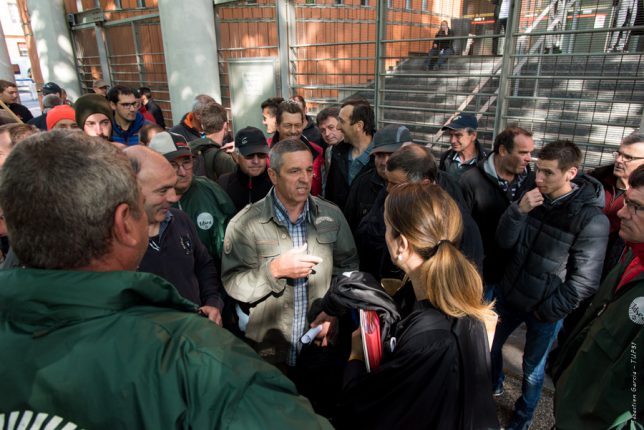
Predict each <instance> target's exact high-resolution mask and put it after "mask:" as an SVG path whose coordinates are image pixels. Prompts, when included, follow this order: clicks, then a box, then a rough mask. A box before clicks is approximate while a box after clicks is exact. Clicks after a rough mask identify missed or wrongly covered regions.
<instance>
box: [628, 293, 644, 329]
mask: <svg viewBox="0 0 644 430" xmlns="http://www.w3.org/2000/svg"><path fill="white" fill-rule="evenodd" d="M628 317H629V318H630V319H631V321H633V322H634V323H635V324H639V325H644V297H638V298H636V299H635V300H633V302H632V303H631V304H630V306H629V307H628Z"/></svg>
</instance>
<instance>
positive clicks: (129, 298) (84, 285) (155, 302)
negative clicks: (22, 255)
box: [0, 268, 197, 333]
mask: <svg viewBox="0 0 644 430" xmlns="http://www.w3.org/2000/svg"><path fill="white" fill-rule="evenodd" d="M0 284H1V285H2V289H0V314H3V318H4V319H7V318H9V319H11V320H13V321H17V322H22V323H24V324H27V325H29V326H30V327H31V328H32V329H33V330H34V332H36V331H42V332H43V333H46V332H47V331H49V330H53V329H55V328H57V327H62V326H65V325H68V324H73V323H75V322H77V321H81V320H86V319H90V318H98V317H102V316H106V315H110V314H114V313H116V312H119V311H123V310H126V309H128V308H131V307H135V306H146V305H147V306H156V307H162V308H171V309H175V310H177V311H183V312H195V311H196V308H197V307H196V305H195V304H193V303H192V302H190V301H188V300H186V299H184V298H183V297H181V296H180V295H179V293H178V292H177V290H176V289H175V288H174V287H173V286H172V285H171V284H170V283H168V282H166V281H165V280H163V279H161V278H159V277H157V276H156V275H152V274H150V273H140V272H127V271H118V272H85V271H67V270H43V269H24V268H17V269H9V270H4V271H1V272H0Z"/></svg>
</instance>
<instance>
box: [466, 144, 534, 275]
mask: <svg viewBox="0 0 644 430" xmlns="http://www.w3.org/2000/svg"><path fill="white" fill-rule="evenodd" d="M488 159H489V156H488V158H487V159H485V160H484V161H481V162H479V163H478V164H477V165H476V168H473V169H470V170H468V171H467V172H465V173H463V176H461V179H460V184H461V189H462V190H463V197H464V199H465V209H466V210H468V211H469V212H470V214H471V215H472V218H474V221H476V224H477V225H478V227H479V232H480V233H481V239H482V240H483V250H484V252H485V257H484V259H483V280H484V282H485V283H486V284H490V283H498V282H499V281H501V278H502V277H503V273H504V272H505V267H506V266H507V263H508V261H509V259H510V251H509V250H503V249H501V248H500V247H499V246H498V244H497V243H496V237H495V233H496V227H497V224H498V222H499V218H501V215H503V212H505V209H506V208H507V207H508V206H509V205H510V203H511V201H512V198H511V196H510V195H509V193H506V192H504V191H503V190H502V189H501V187H499V183H498V181H497V179H496V178H494V177H492V176H490V175H488V174H487V173H486V172H485V168H484V165H485V163H486V161H487V160H488ZM533 188H534V174H533V173H532V172H528V177H527V178H526V179H525V180H524V181H523V183H522V184H521V187H520V188H519V190H518V191H517V193H516V195H515V197H514V200H520V199H521V197H522V196H523V194H525V192H526V191H529V190H531V189H533Z"/></svg>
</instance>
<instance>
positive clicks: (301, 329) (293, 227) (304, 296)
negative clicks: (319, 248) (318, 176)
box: [272, 189, 309, 366]
mask: <svg viewBox="0 0 644 430" xmlns="http://www.w3.org/2000/svg"><path fill="white" fill-rule="evenodd" d="M272 193H273V199H274V201H275V216H276V218H277V221H278V222H279V223H281V224H283V225H284V226H285V227H286V228H287V229H288V234H289V236H291V240H292V241H293V247H294V248H297V247H299V246H302V245H304V244H305V243H306V222H307V220H308V218H309V201H308V199H307V200H306V203H305V205H304V210H302V213H301V214H300V216H298V217H297V220H296V221H295V223H292V222H291V220H290V218H289V216H288V212H287V210H286V208H285V207H284V205H283V204H282V202H281V201H280V199H279V198H278V197H277V194H276V193H275V190H274V189H273V191H272ZM308 284H309V280H308V278H299V279H289V280H288V285H289V286H292V287H293V292H294V301H295V303H294V307H295V312H294V317H293V325H292V328H291V350H290V352H289V357H288V361H287V364H288V365H289V366H295V363H296V361H297V353H298V352H299V345H300V343H299V339H300V337H302V335H303V334H304V333H305V331H306V325H307V324H306V312H307V310H308V307H309V306H308V288H307V287H308Z"/></svg>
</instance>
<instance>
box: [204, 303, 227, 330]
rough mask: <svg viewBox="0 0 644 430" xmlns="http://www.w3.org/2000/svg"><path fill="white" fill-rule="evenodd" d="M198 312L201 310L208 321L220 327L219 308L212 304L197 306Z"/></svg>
mask: <svg viewBox="0 0 644 430" xmlns="http://www.w3.org/2000/svg"><path fill="white" fill-rule="evenodd" d="M199 312H201V313H202V314H203V315H204V316H205V317H206V318H208V319H209V320H210V321H212V322H214V323H215V324H217V325H218V326H220V327H221V323H222V322H221V312H220V311H219V309H217V308H216V307H214V306H202V307H200V308H199Z"/></svg>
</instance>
